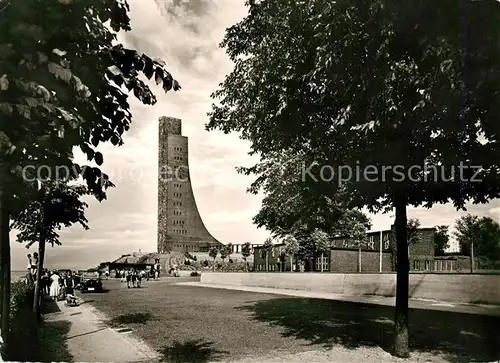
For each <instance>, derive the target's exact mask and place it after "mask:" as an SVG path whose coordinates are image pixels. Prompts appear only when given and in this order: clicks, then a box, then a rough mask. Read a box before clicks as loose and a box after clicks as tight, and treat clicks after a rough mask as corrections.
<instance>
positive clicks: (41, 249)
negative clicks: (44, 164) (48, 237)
mask: <svg viewBox="0 0 500 363" xmlns="http://www.w3.org/2000/svg"><path fill="white" fill-rule="evenodd" d="M44 258H45V237H41V238H40V242H39V243H38V266H37V269H36V282H35V295H34V298H33V312H34V313H35V314H36V316H37V317H38V319H40V318H41V314H40V308H41V306H40V305H41V298H42V294H41V287H42V286H41V283H40V282H41V279H42V270H43V261H44Z"/></svg>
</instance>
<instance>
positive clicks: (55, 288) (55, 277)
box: [50, 271, 61, 301]
mask: <svg viewBox="0 0 500 363" xmlns="http://www.w3.org/2000/svg"><path fill="white" fill-rule="evenodd" d="M60 279H61V277H60V276H59V274H58V273H57V271H53V272H52V275H51V276H50V281H51V284H50V297H51V298H52V299H53V300H54V301H57V297H58V296H59V292H60V285H59V280H60Z"/></svg>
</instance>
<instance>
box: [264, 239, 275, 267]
mask: <svg viewBox="0 0 500 363" xmlns="http://www.w3.org/2000/svg"><path fill="white" fill-rule="evenodd" d="M273 245H274V242H273V239H272V238H271V237H267V238H266V239H265V240H264V244H263V245H262V249H261V253H262V256H261V257H262V258H264V260H265V261H266V272H269V252H271V251H272V249H273Z"/></svg>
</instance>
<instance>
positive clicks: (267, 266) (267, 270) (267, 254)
mask: <svg viewBox="0 0 500 363" xmlns="http://www.w3.org/2000/svg"><path fill="white" fill-rule="evenodd" d="M268 256H269V252H267V251H266V272H269V258H268Z"/></svg>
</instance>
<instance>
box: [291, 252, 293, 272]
mask: <svg viewBox="0 0 500 363" xmlns="http://www.w3.org/2000/svg"><path fill="white" fill-rule="evenodd" d="M290 272H293V255H292V254H291V255H290Z"/></svg>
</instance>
